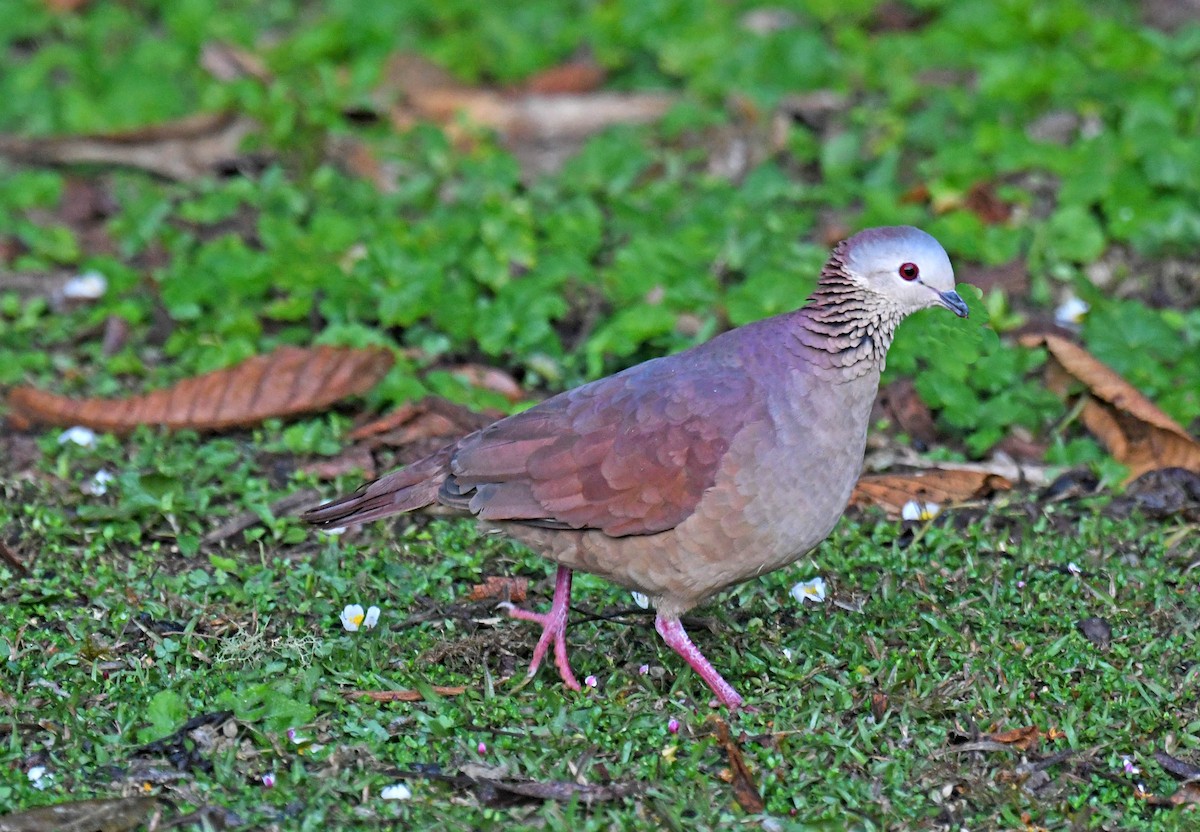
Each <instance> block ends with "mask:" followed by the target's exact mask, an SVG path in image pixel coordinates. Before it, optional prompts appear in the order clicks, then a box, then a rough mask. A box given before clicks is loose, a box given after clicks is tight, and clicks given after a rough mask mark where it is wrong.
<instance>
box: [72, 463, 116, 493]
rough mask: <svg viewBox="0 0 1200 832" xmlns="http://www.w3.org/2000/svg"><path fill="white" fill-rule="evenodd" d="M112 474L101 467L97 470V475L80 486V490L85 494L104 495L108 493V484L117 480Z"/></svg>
mask: <svg viewBox="0 0 1200 832" xmlns="http://www.w3.org/2000/svg"><path fill="white" fill-rule="evenodd" d="M115 479H116V477H114V476H113V475H112V474H110V473H109V472H108V471H105V470H104V469H103V468H101V469H100V470H99V471H97V472H96V475H95V476H94V477H92V478H91V480H89V481H88V482H85V483H84V484H83V485H81V486H80V487H79V490H80V491H82V492H83V493H84V494H91V495H93V496H96V497H103V496H104V495H105V494H107V493H108V484H109V483H110V482H112V481H113V480H115Z"/></svg>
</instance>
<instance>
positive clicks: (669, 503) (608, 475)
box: [447, 362, 763, 536]
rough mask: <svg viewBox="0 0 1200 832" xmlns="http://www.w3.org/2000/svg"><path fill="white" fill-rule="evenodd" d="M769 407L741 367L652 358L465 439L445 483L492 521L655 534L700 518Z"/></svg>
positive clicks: (477, 511)
mask: <svg viewBox="0 0 1200 832" xmlns="http://www.w3.org/2000/svg"><path fill="white" fill-rule="evenodd" d="M656 364H657V365H658V366H653V365H656ZM762 412H763V405H762V403H761V401H759V399H758V397H757V396H756V387H755V383H754V381H753V379H752V378H750V377H749V376H748V375H747V374H746V373H745V372H744V370H742V368H741V367H738V366H713V364H712V363H710V362H703V363H702V364H696V365H693V366H685V367H680V366H678V364H677V363H676V364H673V365H672V364H665V365H664V364H662V363H659V362H650V364H645V365H641V366H639V367H636V368H634V369H633V370H632V371H627V372H625V373H618V374H617V375H615V376H610V377H609V378H605V379H601V380H600V381H597V382H593V383H592V384H588V385H585V386H583V387H580V388H577V389H575V390H571V391H568V392H566V393H563V394H561V395H559V396H556V397H554V398H552V399H549V400H547V401H546V402H543V403H542V404H541V405H538V406H537V407H534V408H532V409H530V410H528V411H525V412H524V413H519V414H516V415H515V416H510V417H509V418H507V419H502V420H501V421H499V422H497V423H495V424H494V425H491V426H489V427H487V428H485V429H483V430H482V431H479V432H478V433H476V434H473V435H471V436H469V437H467V438H465V439H464V440H462V442H461V443H460V444H459V446H458V448H457V450H456V453H455V455H454V457H453V459H452V460H451V464H450V470H451V477H450V479H451V480H452V481H453V482H452V483H448V484H447V485H448V486H452V487H453V488H454V489H456V490H455V491H454V493H455V494H456V495H459V494H467V493H470V492H472V490H473V492H474V493H471V494H470V504H469V505H470V509H471V511H472V512H474V513H475V514H477V515H479V516H480V517H481V518H483V519H488V520H513V521H524V522H531V523H535V524H538V525H549V526H553V527H565V528H574V529H600V530H601V531H603V532H605V533H606V534H609V535H613V536H623V535H632V534H654V533H656V532H661V531H665V530H667V529H671V528H674V527H675V526H676V525H678V524H679V523H681V522H683V520H685V519H687V517H688V516H690V515H691V513H692V511H693V510H694V509H695V507H696V504H697V503H698V502H699V501H700V498H701V496H702V495H703V494H704V492H705V490H707V489H708V488H710V487H711V486H712V485H713V483H714V482H715V481H716V476H717V471H718V469H719V467H720V464H721V460H722V457H723V456H724V455H725V452H726V451H728V450H729V446H730V442H731V441H732V439H733V437H734V436H735V435H736V434H737V432H738V431H739V430H741V428H742V427H743V426H744V425H746V424H747V423H748V422H749V421H751V420H753V419H755V418H760V415H761V413H762ZM456 498H457V499H459V500H461V499H463V498H462V497H456Z"/></svg>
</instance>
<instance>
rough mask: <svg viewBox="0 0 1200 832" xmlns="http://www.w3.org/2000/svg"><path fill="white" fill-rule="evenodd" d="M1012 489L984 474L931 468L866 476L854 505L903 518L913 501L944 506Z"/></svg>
mask: <svg viewBox="0 0 1200 832" xmlns="http://www.w3.org/2000/svg"><path fill="white" fill-rule="evenodd" d="M1010 488H1012V482H1011V481H1009V480H1007V479H1005V478H1004V477H1002V476H1000V475H999V474H989V473H986V472H983V471H963V470H953V469H944V468H929V469H926V470H924V471H914V472H912V473H908V474H866V475H865V476H863V477H861V478H860V479H859V481H858V484H857V485H855V486H854V493H853V494H852V495H851V496H850V505H854V506H869V505H875V506H879V507H880V508H882V509H883V510H884V511H886V512H887V513H888V515H889V516H891V517H899V516H900V511H901V509H903V508H904V504H905V503H907V502H908V501H910V500H916V501H918V502H924V503H937V504H938V505H942V506H944V505H948V504H953V503H963V502H967V501H969V500H979V499H983V498H984V497H988V496H990V495H991V494H994V493H995V492H997V491H1007V490H1008V489H1010Z"/></svg>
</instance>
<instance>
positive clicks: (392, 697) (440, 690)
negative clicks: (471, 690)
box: [342, 685, 467, 702]
mask: <svg viewBox="0 0 1200 832" xmlns="http://www.w3.org/2000/svg"><path fill="white" fill-rule="evenodd" d="M430 690H432V691H433V692H434V693H436V694H437V695H438V696H458V695H459V694H460V693H466V692H467V689H466V688H465V687H464V686H462V685H433V686H431V687H430ZM342 695H343V696H346V697H347V698H349V699H370V700H371V701H372V702H420V701H421V700H422V699H424V698H425V694H423V693H421V691H419V690H348V691H344V692H343V694H342Z"/></svg>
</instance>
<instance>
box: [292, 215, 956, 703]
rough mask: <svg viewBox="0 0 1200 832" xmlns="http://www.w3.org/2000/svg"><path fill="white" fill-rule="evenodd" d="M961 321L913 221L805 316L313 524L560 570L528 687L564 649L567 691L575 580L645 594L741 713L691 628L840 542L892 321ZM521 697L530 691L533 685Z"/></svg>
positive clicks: (855, 264) (862, 258)
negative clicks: (442, 534) (502, 553)
mask: <svg viewBox="0 0 1200 832" xmlns="http://www.w3.org/2000/svg"><path fill="white" fill-rule="evenodd" d="M932 306H941V307H945V308H946V309H949V310H950V311H951V312H953V313H954V314H955V315H957V316H959V317H960V318H965V317H967V315H968V307H967V304H966V303H965V302H964V301H963V299H962V297H961V296H960V295H959V294H958V293H957V292H956V291H955V282H954V270H953V267H952V266H951V263H950V259H949V257H948V256H947V254H946V252H945V250H944V249H943V248H942V246H941V245H940V244H939V243H938V241H937V240H936V239H935V238H934V237H932V236H931V235H929V234H927V233H925V232H924V231H921V230H920V229H917V228H914V227H911V226H889V227H878V228H869V229H866V230H863V231H860V232H859V233H857V234H855V235H853V236H852V237H850V238H848V239H845V240H843V241H841V242H840V243H838V244H837V245H836V246H834V248H833V249H832V251H831V253H830V255H829V259H828V260H827V262H826V263H825V265H824V266H823V268H822V269H821V272H820V275H819V277H818V279H817V282H816V286H815V288H814V289H813V290H812V292H811V294H810V295H809V296H808V298H807V300H806V301H805V303H804V304H803V305H802V306H800V307H799V308H798V309H795V310H793V311H790V312H785V313H783V314H780V315H776V316H774V317H770V318H765V319H762V320H759V321H756V322H753V323H749V324H745V325H743V326H740V327H737V328H735V329H731V330H729V331H727V332H724V333H722V334H720V335H718V336H716V337H714V338H712V339H711V340H708V341H706V342H704V343H701V344H699V345H696V346H693V347H691V348H689V349H686V350H683V351H681V352H678V353H674V354H671V355H667V356H663V357H659V358H654V359H651V360H649V361H645V362H643V363H641V364H637V365H635V366H633V367H630V368H628V369H625V370H623V371H621V372H618V373H615V374H613V375H610V376H607V377H605V378H601V379H598V380H596V381H592V382H590V383H587V384H584V385H582V386H580V387H576V388H574V389H571V390H567V391H565V392H562V393H559V394H557V395H555V396H552V397H551V398H548V399H546V400H544V401H542V402H541V403H539V404H537V405H535V406H533V407H530V408H529V409H527V410H524V411H522V412H519V413H516V414H514V415H511V416H507V417H505V418H502V419H500V420H498V421H496V422H494V423H492V424H490V425H488V426H486V427H484V428H482V429H480V430H477V431H475V432H474V433H471V434H469V435H467V436H465V437H463V438H462V439H459V440H457V441H455V442H452V443H449V444H447V445H446V446H445V447H443V448H441V449H440V450H437V451H435V452H434V453H432V454H430V455H429V456H427V457H424V458H423V459H420V460H418V461H416V462H413V463H411V464H410V465H408V466H406V467H404V468H401V469H399V470H396V471H393V472H391V473H389V474H386V475H384V476H383V477H381V478H379V479H377V480H374V481H372V482H368V483H365V484H364V485H362V486H361V487H359V488H358V490H357V491H355V492H353V493H352V494H349V495H348V496H344V497H342V498H340V499H335V500H333V501H332V502H330V503H327V504H325V505H322V506H319V507H317V508H315V509H312V510H310V511H308V512H306V513H305V514H304V515H303V517H304V519H305V520H307V521H309V522H310V523H314V524H316V525H318V526H322V527H326V528H328V527H332V526H344V525H347V524H357V523H365V522H368V521H371V520H376V519H378V518H382V517H387V516H389V515H395V514H401V513H406V512H411V511H415V510H418V509H423V508H426V507H431V506H434V505H435V504H440V505H441V506H444V507H448V508H450V509H455V510H458V511H460V512H464V513H469V514H471V515H474V516H475V518H476V519H477V521H478V523H479V524H480V525H481V526H482V527H483V528H485V529H486V530H489V531H499V532H502V533H503V534H505V535H507V536H508V537H510V538H512V539H514V540H517V541H519V542H521V543H523V544H525V545H527V546H528V547H530V548H531V549H532V550H533V551H534V552H536V553H537V554H539V555H542V556H543V557H545V558H547V559H549V560H550V561H553V562H555V563H557V565H558V568H557V573H556V576H555V582H554V596H553V598H552V600H551V602H550V607H549V609H548V610H547V611H546V612H543V613H537V612H532V611H529V610H524V609H520V608H517V607H513V606H510V607H509V614H510V615H511V616H512V617H514V618H517V619H524V620H528V621H532V622H534V623H536V624H539V625H541V628H542V631H541V635H540V637H539V639H538V642H537V645H536V647H535V648H534V651H533V657H532V660H531V661H530V664H529V669H528V672H527V674H526V680H525V681H528V680H529V679H531V678H532V677H533V676H534V674H536V672H537V670H538V667H539V665H540V664H541V662H542V660H543V658H544V657H545V655H546V653H547V651H548V650H549V649H550V648H551V646H553V654H554V662H555V665H556V666H557V668H558V671H559V675H560V676H561V678H562V681H563V683H564V684H565V685H566V687H568V688H570V689H572V690H580V685H579V682H578V680H577V679H576V677H575V674H574V673H573V671H572V669H571V666H570V663H569V661H568V657H567V643H566V631H567V614H568V607H569V603H570V597H571V580H572V575H573V572H574V571H575V570H582V571H584V572H588V573H592V574H596V575H600V576H602V577H603V578H606V579H607V580H609V581H611V582H613V583H616V584H618V585H620V586H623V587H626V588H627V589H629V590H632V591H634V592H638V593H641V594H642V595H644V596H646V597H647V598H649V599H650V601H651V602H652V603H653V605H654V607H655V622H654V626H655V630H656V631H657V632H658V634H659V635H660V636H661V638H662V640H663V641H664V642H665V643H666V644H667V645H668V646H669V647H670V648H671V649H672V650H674V651H675V652H676V653H678V654H679V656H680V657H681V658H683V660H684V661H685V662H687V664H688V665H690V666H691V667H692V668H693V669H694V670H695V672H696V673H697V674H699V676H700V677H701V679H703V680H704V682H705V683H707V685H708V686H709V687H710V688H711V689H712V691H713V693H714V694H715V697H716V700H717V702H719V703H720V704H721V705H724V706H726V707H727V708H729V709H730V710H736V709H738V708H740V707H742V706H743V705H744V704H745V700H744V699H743V697H742V696H741V695H740V694H739V693H738V692H737V691H736V690H735V689H734V687H733V686H732V685H730V683H729V682H727V681H726V680H725V679H724V678H723V677H722V676H721V674H720V673H719V672H718V671H717V670H716V668H715V667H714V666H713V665H712V664H711V663H710V662H709V660H708V659H707V658H706V657H705V656H704V655H703V654H702V653H701V651H700V649H699V648H697V647H696V645H695V644H694V643H693V642H692V640H691V638H690V637H689V636H688V634H687V632H686V631H685V629H684V627H683V624H682V623H681V616H682V615H683V614H684V613H686V612H688V611H689V610H691V609H692V608H693V607H695V606H696V605H698V604H700V603H702V602H704V601H706V600H708V599H710V598H712V597H713V596H714V595H716V594H717V593H719V592H721V591H722V590H724V589H727V588H729V587H731V586H734V585H736V584H739V583H742V582H744V581H747V580H750V579H752V578H755V577H756V576H759V575H763V574H766V573H768V572H771V571H774V570H776V569H780V568H782V567H784V566H787V565H788V564H791V563H793V562H795V561H796V560H798V559H799V558H801V557H803V556H804V555H805V554H806V553H808V552H809V551H811V550H812V549H814V548H815V547H816V546H817V545H818V544H819V543H820V542H821V541H822V540H824V539H825V538H826V537H827V536H828V535H829V534H830V532H831V531H832V530H833V527H834V525H835V524H836V523H837V521H838V519H839V518H840V517H841V515H842V512H843V511H844V510H845V507H846V505H847V503H848V502H849V499H850V495H851V492H852V490H853V488H854V484H855V482H856V481H857V479H858V475H859V473H860V470H861V468H862V462H863V454H864V451H865V448H866V439H867V427H868V422H869V420H870V413H871V406H872V403H873V402H874V400H875V395H876V392H877V390H878V386H879V379H880V374H881V372H882V371H883V368H884V362H885V359H886V357H887V352H888V348H889V346H890V345H891V343H892V337H893V334H894V333H895V331H896V327H897V325H898V324H899V323H900V322H901V321H902V320H903V319H904V318H906V317H907V316H908V315H909V314H911V313H913V312H916V311H918V310H921V309H925V308H927V307H932ZM523 684H524V683H523Z"/></svg>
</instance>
